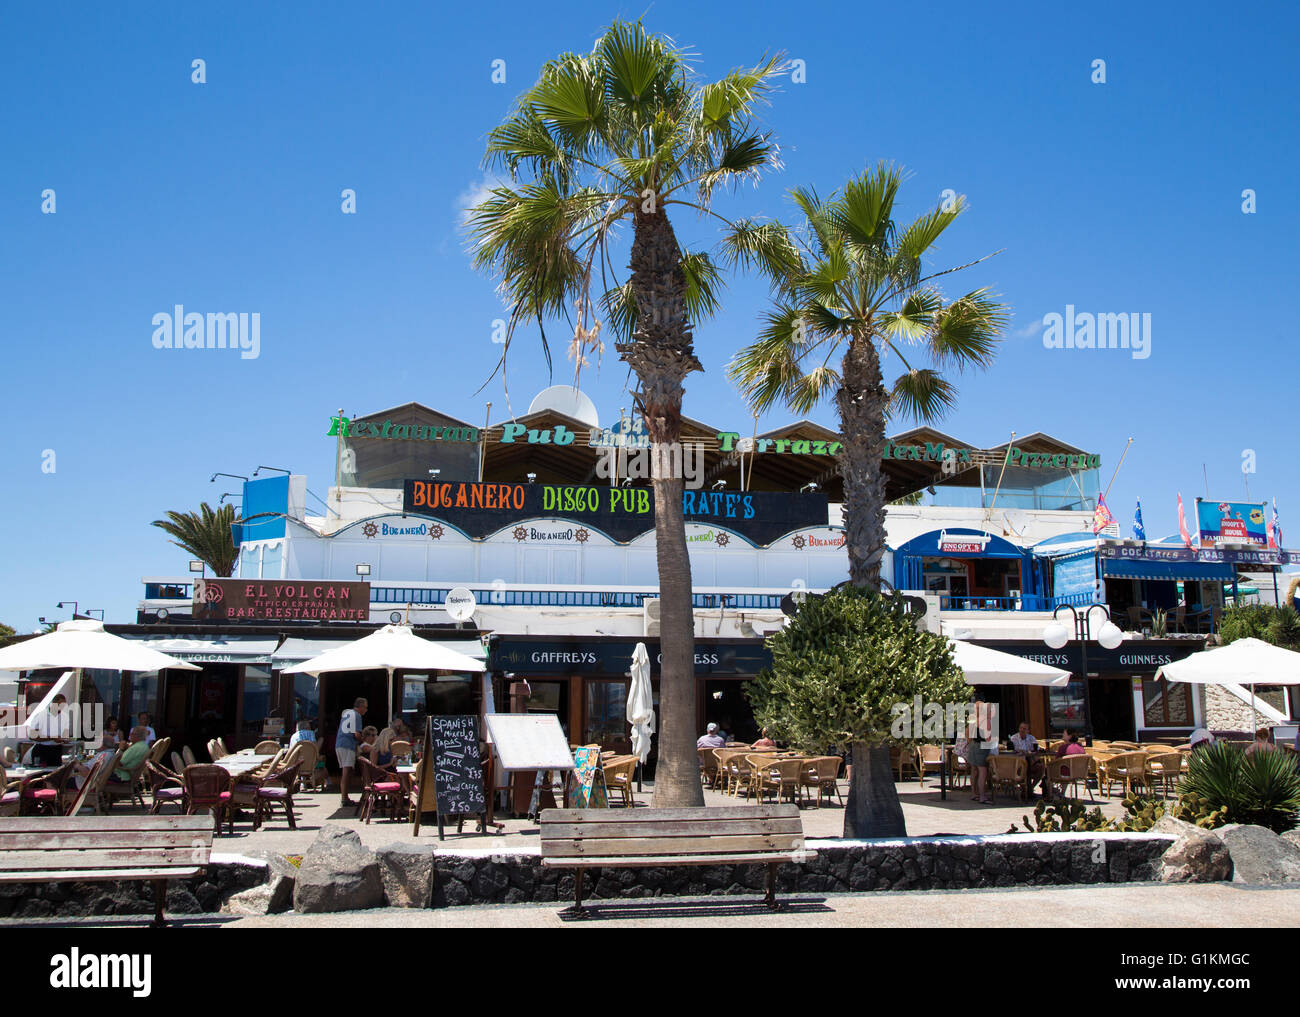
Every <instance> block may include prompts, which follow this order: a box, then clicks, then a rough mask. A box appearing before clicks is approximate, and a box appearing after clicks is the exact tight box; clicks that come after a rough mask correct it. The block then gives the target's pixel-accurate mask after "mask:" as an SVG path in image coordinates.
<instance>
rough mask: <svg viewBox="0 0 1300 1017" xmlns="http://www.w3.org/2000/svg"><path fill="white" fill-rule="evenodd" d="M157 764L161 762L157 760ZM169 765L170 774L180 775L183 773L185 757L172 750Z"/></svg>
mask: <svg viewBox="0 0 1300 1017" xmlns="http://www.w3.org/2000/svg"><path fill="white" fill-rule="evenodd" d="M159 762H162V760H159ZM171 763H172V767H171V769H172V773H175V774H180V773H183V772H184V771H185V757H184V756H182V755H181V754H180V753H179V752H177V751H175V750H172V759H171Z"/></svg>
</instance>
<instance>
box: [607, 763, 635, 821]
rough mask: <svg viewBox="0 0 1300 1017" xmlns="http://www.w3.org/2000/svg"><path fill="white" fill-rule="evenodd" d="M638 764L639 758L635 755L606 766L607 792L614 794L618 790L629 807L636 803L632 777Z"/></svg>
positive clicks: (625, 804) (624, 803)
mask: <svg viewBox="0 0 1300 1017" xmlns="http://www.w3.org/2000/svg"><path fill="white" fill-rule="evenodd" d="M636 764H637V759H636V757H635V756H633V757H632V758H631V759H625V760H623V761H622V762H620V763H615V764H614V765H613V766H606V767H604V772H605V790H606V792H607V793H608V794H610V795H613V794H614V792H616V791H617V792H618V793H619V794H620V795H622V797H623V805H624V806H626V807H627V808H629V809H630V808H632V807H633V806H635V805H636V798H634V797H633V795H632V784H633V780H632V778H633V776H634V775H635V774H636Z"/></svg>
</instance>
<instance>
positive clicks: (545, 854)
mask: <svg viewBox="0 0 1300 1017" xmlns="http://www.w3.org/2000/svg"><path fill="white" fill-rule="evenodd" d="M541 834H542V865H543V866H546V867H548V868H557V867H558V868H567V869H577V870H578V873H577V878H576V879H575V881H574V903H573V911H574V913H576V914H582V913H583V910H584V909H583V907H582V889H583V876H584V874H585V871H586V870H587V869H595V868H601V869H623V868H651V867H653V868H667V867H672V866H677V865H766V866H767V894H766V896H765V897H764V898H763V902H764V903H765V904H767V906H768V907H772V908H774V907H776V906H777V904H776V870H777V866H778V865H780V864H781V863H782V862H805V861H809V860H810V859H812V858H815V857H816V853H815V852H812V851H808V850H806V849H805V848H804V840H803V822H802V821H801V820H800V818H799V809H798V807H797V806H794V805H745V806H737V807H735V808H727V807H722V808H700V809H546V810H545V811H543V812H542V814H541Z"/></svg>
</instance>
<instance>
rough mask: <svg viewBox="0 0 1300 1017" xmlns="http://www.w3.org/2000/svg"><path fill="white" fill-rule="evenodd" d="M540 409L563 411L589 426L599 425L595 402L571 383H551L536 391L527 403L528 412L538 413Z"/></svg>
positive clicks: (567, 415)
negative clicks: (548, 386) (549, 385)
mask: <svg viewBox="0 0 1300 1017" xmlns="http://www.w3.org/2000/svg"><path fill="white" fill-rule="evenodd" d="M541 410H554V411H555V412H556V413H563V414H564V415H565V416H566V417H573V419H574V420H581V421H582V422H583V423H584V424H588V425H590V426H591V427H599V426H600V415H599V414H598V413H597V412H596V404H595V403H593V402H592V401H591V400H590V399H588V398H587V396H586V395H585V394H584V393H583V392H582V391H581V390H579V389H576V388H574V387H573V386H572V385H552V386H551V387H550V388H544V389H542V390H541V391H540V392H538V393H537V395H536V396H534V397H533V401H532V402H531V403H529V404H528V412H529V413H538V412H540V411H541Z"/></svg>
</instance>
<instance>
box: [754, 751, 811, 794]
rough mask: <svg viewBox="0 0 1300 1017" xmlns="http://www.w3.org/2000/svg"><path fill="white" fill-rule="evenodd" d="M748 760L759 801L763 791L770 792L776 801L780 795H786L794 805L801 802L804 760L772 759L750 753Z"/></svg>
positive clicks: (795, 758)
mask: <svg viewBox="0 0 1300 1017" xmlns="http://www.w3.org/2000/svg"><path fill="white" fill-rule="evenodd" d="M749 762H750V765H751V766H752V767H753V768H754V769H753V779H754V781H755V784H756V787H755V790H756V791H757V793H758V800H759V801H760V802H761V801H762V800H763V794H764V793H765V792H771V793H772V794H773V795H775V796H776V800H777V802H778V803H780V801H781V797H782V796H788V797H789V799H790V801H792V802H794V803H795V804H796V805H801V804H802V803H803V768H804V764H805V762H806V760H804V759H800V758H798V757H790V758H786V759H774V758H773V757H771V756H758V755H752V756H750V757H749Z"/></svg>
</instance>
